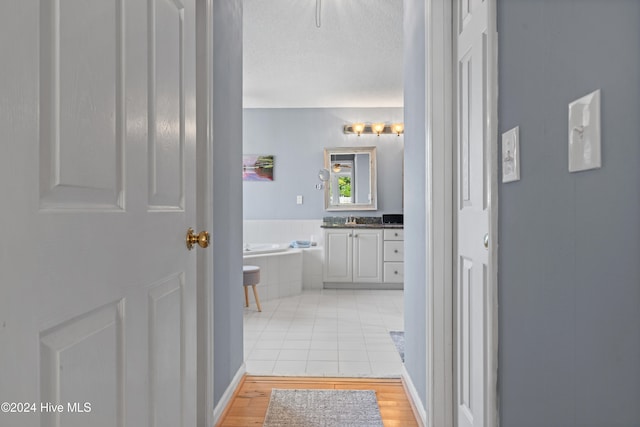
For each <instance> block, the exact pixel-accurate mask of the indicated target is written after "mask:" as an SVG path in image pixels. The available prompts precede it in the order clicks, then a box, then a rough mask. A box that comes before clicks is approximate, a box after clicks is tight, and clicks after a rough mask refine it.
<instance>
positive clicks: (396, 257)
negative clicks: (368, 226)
mask: <svg viewBox="0 0 640 427" xmlns="http://www.w3.org/2000/svg"><path fill="white" fill-rule="evenodd" d="M383 274H384V281H385V283H403V282H404V230H403V229H400V228H391V229H385V230H384V273H383Z"/></svg>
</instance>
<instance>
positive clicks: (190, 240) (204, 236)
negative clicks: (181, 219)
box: [187, 227, 209, 250]
mask: <svg viewBox="0 0 640 427" xmlns="http://www.w3.org/2000/svg"><path fill="white" fill-rule="evenodd" d="M196 243H197V244H198V245H199V246H200V247H201V248H206V247H208V246H209V233H208V232H206V231H201V232H200V233H198V234H196V233H195V232H194V231H193V228H191V227H189V229H188V230H187V249H189V250H191V249H193V246H194V245H195V244H196Z"/></svg>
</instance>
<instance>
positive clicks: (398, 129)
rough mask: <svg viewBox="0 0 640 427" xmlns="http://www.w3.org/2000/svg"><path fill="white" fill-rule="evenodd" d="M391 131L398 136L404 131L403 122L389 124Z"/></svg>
mask: <svg viewBox="0 0 640 427" xmlns="http://www.w3.org/2000/svg"><path fill="white" fill-rule="evenodd" d="M391 131H392V132H393V133H395V134H396V135H398V136H400V134H401V133H404V123H394V124H392V125H391Z"/></svg>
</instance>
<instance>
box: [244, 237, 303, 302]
mask: <svg viewBox="0 0 640 427" xmlns="http://www.w3.org/2000/svg"><path fill="white" fill-rule="evenodd" d="M302 258H303V254H302V250H301V249H289V250H288V251H286V252H275V253H266V254H262V255H247V256H244V257H243V263H242V264H243V265H255V266H257V267H260V283H259V284H258V286H257V289H258V295H259V296H260V300H261V301H263V302H264V301H269V300H273V299H277V298H282V297H288V296H292V295H299V294H300V293H301V292H302ZM250 307H251V305H250Z"/></svg>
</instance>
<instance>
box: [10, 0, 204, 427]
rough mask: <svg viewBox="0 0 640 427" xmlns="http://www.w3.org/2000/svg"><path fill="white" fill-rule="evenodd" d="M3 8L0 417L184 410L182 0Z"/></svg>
mask: <svg viewBox="0 0 640 427" xmlns="http://www.w3.org/2000/svg"><path fill="white" fill-rule="evenodd" d="M3 6H4V7H3V11H2V13H0V55H1V59H2V71H1V72H0V189H1V193H0V196H1V201H2V209H0V224H1V228H0V245H1V246H0V279H1V283H0V402H9V405H10V406H6V405H3V408H2V412H0V425H2V426H18V427H23V426H25V427H26V426H33V427H35V426H39V427H42V426H65V427H68V426H92V427H98V426H99V427H102V426H105V427H106V426H167V427H168V426H171V427H176V426H195V413H196V399H195V398H196V396H195V393H196V388H195V374H196V372H195V367H196V363H195V362H196V354H195V348H196V334H195V333H196V317H195V272H196V265H195V262H196V253H195V251H187V249H186V247H185V242H184V240H185V233H186V231H187V228H188V227H192V226H194V225H195V200H194V199H195V170H194V168H195V82H194V80H195V68H194V63H195V55H194V51H195V16H194V4H193V0H134V1H129V0H127V1H125V0H21V1H16V2H11V5H10V6H9V4H4V5H3ZM200 250H202V249H200Z"/></svg>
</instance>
